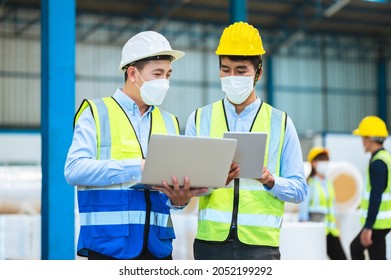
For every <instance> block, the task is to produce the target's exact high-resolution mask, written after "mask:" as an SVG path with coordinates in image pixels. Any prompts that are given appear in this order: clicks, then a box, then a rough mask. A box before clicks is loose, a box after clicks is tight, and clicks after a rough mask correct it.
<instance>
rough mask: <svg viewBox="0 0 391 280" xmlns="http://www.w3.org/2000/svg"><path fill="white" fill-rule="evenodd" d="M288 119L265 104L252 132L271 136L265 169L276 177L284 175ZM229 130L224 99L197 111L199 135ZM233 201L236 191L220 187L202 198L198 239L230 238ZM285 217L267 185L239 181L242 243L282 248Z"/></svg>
mask: <svg viewBox="0 0 391 280" xmlns="http://www.w3.org/2000/svg"><path fill="white" fill-rule="evenodd" d="M286 119H287V115H286V113H284V112H281V111H279V110H277V109H275V108H273V107H272V106H270V105H269V104H267V103H264V102H262V104H261V106H260V108H259V110H258V112H257V114H256V117H255V119H254V121H253V124H252V127H251V129H250V131H252V132H266V133H268V138H267V144H266V153H265V166H267V168H268V169H269V170H270V172H271V173H273V174H275V175H276V176H279V175H280V164H281V163H280V162H281V153H282V146H283V142H284V137H285V128H286ZM226 131H228V123H227V118H226V115H225V108H224V102H223V100H220V101H217V102H215V103H213V104H209V105H207V106H205V107H202V108H199V109H197V111H196V132H197V136H209V137H220V138H221V137H223V135H224V132H226ZM261 174H262V170H260V175H261ZM231 184H232V183H231ZM233 200H234V189H233V188H220V189H217V190H214V191H213V192H212V193H211V194H210V195H206V196H200V197H199V215H198V229H197V234H196V238H197V239H201V240H206V241H224V240H226V239H227V237H228V235H229V232H230V228H231V222H232V212H233V209H234V206H233ZM283 214H284V202H283V201H281V200H279V199H277V198H275V197H273V196H272V195H271V194H270V193H269V192H268V189H267V188H266V187H265V186H263V184H261V183H259V182H258V181H257V180H254V179H250V178H248V179H247V178H244V179H240V180H239V205H238V216H237V232H238V238H239V240H240V241H241V242H243V243H246V244H251V245H266V246H275V247H277V246H279V237H280V228H281V224H282V217H283Z"/></svg>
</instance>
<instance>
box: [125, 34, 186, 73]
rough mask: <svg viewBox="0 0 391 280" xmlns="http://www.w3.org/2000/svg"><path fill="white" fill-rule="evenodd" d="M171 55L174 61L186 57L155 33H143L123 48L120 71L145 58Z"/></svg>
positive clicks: (131, 39)
mask: <svg viewBox="0 0 391 280" xmlns="http://www.w3.org/2000/svg"><path fill="white" fill-rule="evenodd" d="M159 55H170V56H172V57H173V59H172V61H174V60H177V59H179V58H181V57H183V56H184V55H185V53H184V52H181V51H177V50H173V49H171V46H170V43H169V42H168V41H167V39H166V38H165V37H164V36H163V35H161V34H160V33H157V32H155V31H143V32H140V33H138V34H137V35H135V36H133V37H132V38H130V39H129V40H128V41H127V42H126V44H125V45H124V47H123V48H122V58H121V63H120V64H119V70H121V71H123V67H124V66H126V65H128V64H129V63H132V62H135V61H138V60H141V59H143V58H147V57H152V56H159Z"/></svg>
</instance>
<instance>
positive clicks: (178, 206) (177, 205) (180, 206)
mask: <svg viewBox="0 0 391 280" xmlns="http://www.w3.org/2000/svg"><path fill="white" fill-rule="evenodd" d="M187 204H189V202H186V203H185V204H182V205H181V204H175V203H174V202H172V200H171V205H172V207H174V208H175V209H183V208H185V207H186V206H187Z"/></svg>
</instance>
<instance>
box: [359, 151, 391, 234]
mask: <svg viewBox="0 0 391 280" xmlns="http://www.w3.org/2000/svg"><path fill="white" fill-rule="evenodd" d="M375 160H381V161H383V162H384V163H385V164H386V165H387V170H388V181H387V187H386V189H385V190H384V192H383V194H382V200H381V203H380V207H379V213H378V214H377V216H376V221H375V224H374V225H373V227H372V228H373V229H388V228H391V155H390V153H389V152H387V151H386V150H380V151H379V152H377V153H376V155H374V156H373V157H372V159H371V163H372V162H374V161H375ZM371 188H372V187H371V182H370V178H369V167H368V169H367V175H366V186H365V189H364V193H363V197H362V200H361V205H360V210H361V213H360V222H361V224H362V225H364V224H365V221H366V218H367V214H368V207H369V196H370V193H371Z"/></svg>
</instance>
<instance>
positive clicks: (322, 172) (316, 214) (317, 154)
mask: <svg viewBox="0 0 391 280" xmlns="http://www.w3.org/2000/svg"><path fill="white" fill-rule="evenodd" d="M329 160H330V157H329V150H328V149H326V148H324V147H320V146H315V147H313V148H312V149H311V150H310V151H309V153H308V156H307V161H308V162H309V163H310V164H311V173H310V174H309V176H308V178H307V184H308V194H307V198H306V199H305V200H304V201H303V202H302V203H300V205H299V220H300V221H301V222H307V221H311V222H323V223H324V225H325V229H326V251H327V255H328V257H329V259H330V260H346V259H347V257H346V254H345V252H344V250H343V247H342V244H341V240H340V231H339V229H338V226H337V215H336V212H337V207H336V199H335V192H334V186H333V185H332V182H331V181H329V180H328V179H327V173H328V170H329Z"/></svg>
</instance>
